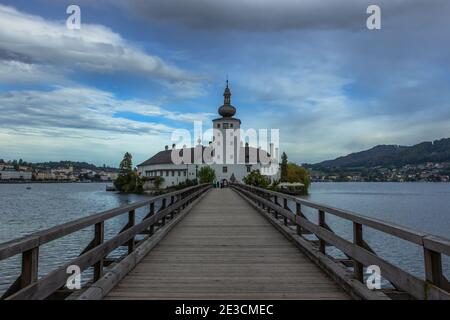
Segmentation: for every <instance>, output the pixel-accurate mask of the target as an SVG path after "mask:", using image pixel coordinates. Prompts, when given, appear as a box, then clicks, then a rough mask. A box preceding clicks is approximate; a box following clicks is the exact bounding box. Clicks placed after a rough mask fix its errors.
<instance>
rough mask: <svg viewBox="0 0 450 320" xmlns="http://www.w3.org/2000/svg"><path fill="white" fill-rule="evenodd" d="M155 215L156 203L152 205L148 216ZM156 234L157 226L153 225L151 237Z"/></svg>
mask: <svg viewBox="0 0 450 320" xmlns="http://www.w3.org/2000/svg"><path fill="white" fill-rule="evenodd" d="M154 214H155V202H152V203H150V212H149V213H148V216H149V217H151V216H153V215H154ZM153 233H155V224H152V225H151V226H150V236H152V235H153Z"/></svg>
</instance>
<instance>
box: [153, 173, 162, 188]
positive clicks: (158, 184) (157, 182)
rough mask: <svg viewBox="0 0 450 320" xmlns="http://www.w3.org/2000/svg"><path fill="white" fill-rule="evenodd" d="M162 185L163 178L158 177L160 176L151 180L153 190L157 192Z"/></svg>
mask: <svg viewBox="0 0 450 320" xmlns="http://www.w3.org/2000/svg"><path fill="white" fill-rule="evenodd" d="M163 183H164V178H163V177H160V176H157V177H156V178H155V180H153V185H154V186H155V188H156V189H157V190H159V188H161V185H162V184H163Z"/></svg>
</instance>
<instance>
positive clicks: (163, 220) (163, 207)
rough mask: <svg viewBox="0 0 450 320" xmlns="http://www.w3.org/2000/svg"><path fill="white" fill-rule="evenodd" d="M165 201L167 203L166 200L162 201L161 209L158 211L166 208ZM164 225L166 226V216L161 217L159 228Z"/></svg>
mask: <svg viewBox="0 0 450 320" xmlns="http://www.w3.org/2000/svg"><path fill="white" fill-rule="evenodd" d="M166 201H167V200H166V198H163V199H162V202H161V209H159V211H161V210H164V209H165V208H166V207H167V205H166ZM165 224H166V216H164V217H162V219H161V226H163V225H165Z"/></svg>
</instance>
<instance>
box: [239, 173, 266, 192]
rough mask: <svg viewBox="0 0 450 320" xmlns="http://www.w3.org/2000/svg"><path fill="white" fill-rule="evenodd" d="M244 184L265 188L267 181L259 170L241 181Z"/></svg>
mask: <svg viewBox="0 0 450 320" xmlns="http://www.w3.org/2000/svg"><path fill="white" fill-rule="evenodd" d="M243 181H244V183H245V184H248V185H250V186H255V187H260V188H267V187H268V186H269V183H270V182H269V179H268V178H267V177H266V176H263V175H262V174H261V172H259V170H253V171H252V172H250V173H249V174H248V175H247V176H246V177H244V179H243Z"/></svg>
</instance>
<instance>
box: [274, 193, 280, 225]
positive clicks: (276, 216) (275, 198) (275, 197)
mask: <svg viewBox="0 0 450 320" xmlns="http://www.w3.org/2000/svg"><path fill="white" fill-rule="evenodd" d="M273 202H274V203H275V204H276V205H279V204H278V197H277V196H274V197H273ZM273 213H274V214H275V219H278V212H277V211H276V210H273Z"/></svg>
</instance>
